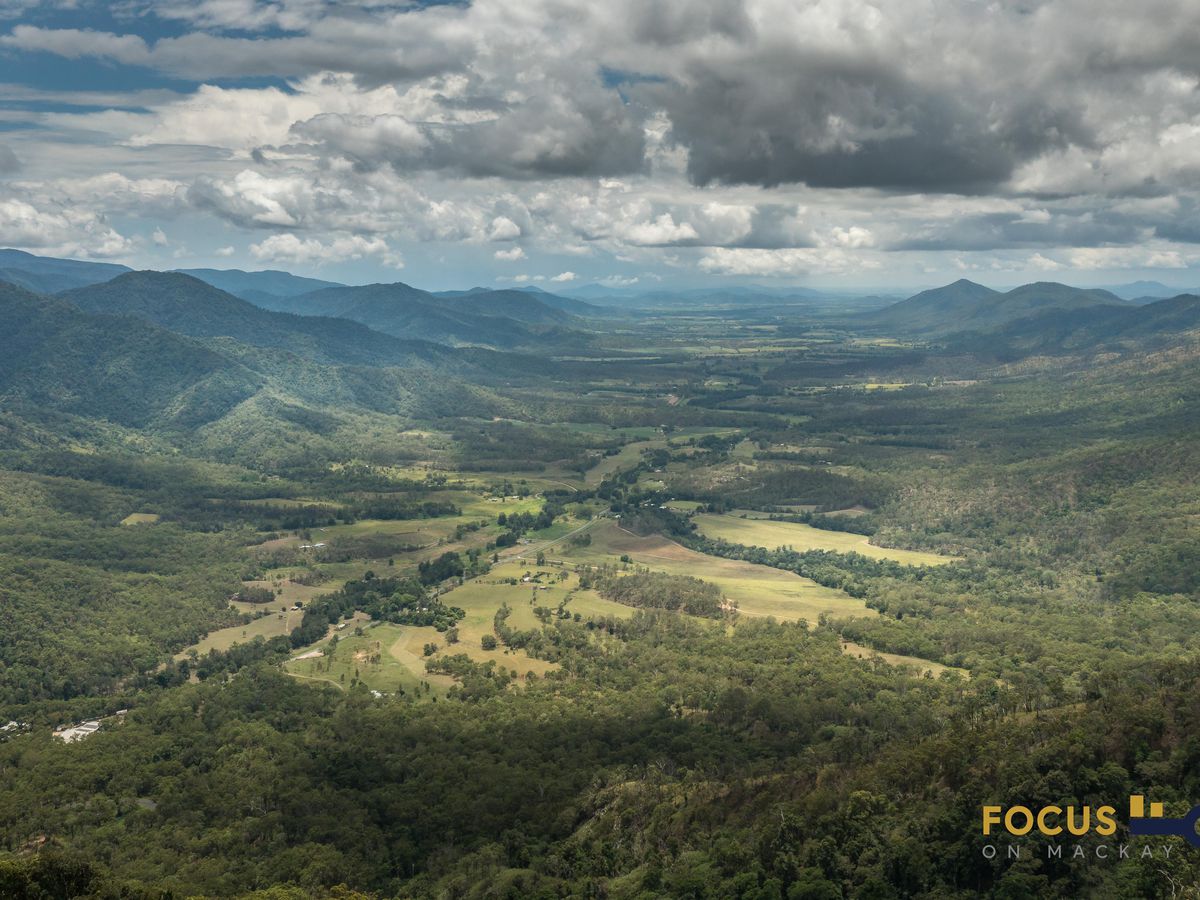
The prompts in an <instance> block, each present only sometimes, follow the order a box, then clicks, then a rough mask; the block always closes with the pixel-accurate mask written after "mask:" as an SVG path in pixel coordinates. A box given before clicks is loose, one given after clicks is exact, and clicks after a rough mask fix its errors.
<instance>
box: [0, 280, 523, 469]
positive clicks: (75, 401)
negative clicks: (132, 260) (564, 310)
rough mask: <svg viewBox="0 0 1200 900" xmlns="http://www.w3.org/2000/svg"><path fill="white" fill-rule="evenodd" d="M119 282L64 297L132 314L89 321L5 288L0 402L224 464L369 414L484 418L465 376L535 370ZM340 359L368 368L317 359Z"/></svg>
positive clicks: (0, 296)
mask: <svg viewBox="0 0 1200 900" xmlns="http://www.w3.org/2000/svg"><path fill="white" fill-rule="evenodd" d="M125 280H127V281H128V282H129V283H128V285H126V284H125V283H124V281H125ZM117 281H118V282H122V283H118V284H116V285H111V284H104V285H100V286H98V287H96V288H88V289H84V293H81V294H78V295H67V296H68V297H73V298H77V299H80V300H81V301H82V302H84V303H86V304H87V305H88V306H89V307H91V308H93V309H112V310H123V309H124V310H128V311H130V313H129V314H122V315H112V314H107V313H98V312H85V311H83V310H81V309H80V308H79V307H78V306H76V305H74V304H72V303H70V302H68V299H66V298H63V297H47V296H42V295H38V294H33V293H31V292H28V291H25V290H22V289H21V288H17V287H14V286H11V285H4V284H0V329H2V330H3V331H2V333H3V334H4V335H5V338H4V349H5V352H4V353H3V354H0V396H3V398H4V399H5V400H6V403H7V405H8V407H9V409H10V410H11V411H13V412H15V413H18V414H19V415H20V416H22V417H23V418H24V419H25V420H26V421H29V422H38V421H41V422H48V421H50V420H52V419H53V418H54V417H56V416H62V415H67V416H72V417H77V418H78V420H79V421H80V422H81V423H88V424H86V425H85V426H84V427H86V429H87V430H88V432H89V433H91V434H93V435H95V434H98V433H100V432H102V431H103V428H104V424H103V423H106V422H107V423H112V424H114V425H117V426H121V427H123V428H130V429H138V430H145V431H148V432H152V433H155V434H158V435H160V436H163V437H165V438H166V439H168V440H170V441H172V442H178V441H181V440H185V441H186V442H187V444H188V445H190V446H192V447H193V448H194V449H199V448H200V447H205V448H207V452H214V453H218V454H219V455H221V454H227V453H230V452H233V453H235V454H236V453H252V452H254V450H253V448H254V447H255V446H256V444H257V443H258V442H265V444H266V445H272V444H274V445H275V446H282V442H285V441H286V440H287V436H288V435H289V434H290V435H292V436H293V437H296V436H299V435H302V434H306V433H307V434H308V435H309V436H310V439H316V440H318V441H321V440H327V439H328V436H329V435H332V434H333V433H334V432H335V431H336V430H337V429H338V428H339V427H342V426H344V425H346V424H347V423H348V422H349V421H352V420H353V419H354V418H355V417H361V416H368V415H372V414H383V415H412V414H418V413H423V414H426V415H429V414H435V415H436V414H439V411H441V412H449V411H451V410H458V411H460V412H471V411H474V412H478V413H482V412H484V411H486V410H488V409H494V408H496V401H495V399H494V398H489V396H488V394H487V392H486V390H485V389H483V388H481V387H478V386H469V385H466V384H464V383H463V381H462V380H461V379H462V378H463V377H464V376H471V375H473V376H474V377H475V378H476V380H478V381H487V380H490V379H493V378H496V377H503V376H504V373H505V372H506V371H514V372H521V373H529V372H531V371H536V370H537V368H538V363H537V361H535V360H528V359H523V358H519V357H515V358H512V359H508V358H506V357H505V356H503V355H502V354H494V353H490V352H487V351H472V350H463V351H456V350H453V349H450V348H446V347H442V346H439V345H436V344H431V343H422V342H405V341H399V340H396V339H394V338H391V337H388V336H387V335H381V334H378V333H376V332H371V331H370V330H369V329H366V328H364V327H363V326H361V325H358V324H356V323H353V322H348V321H345V320H336V319H317V318H304V317H299V316H290V315H283V314H276V313H270V312H266V311H263V310H259V309H257V308H256V307H253V306H251V305H250V304H248V303H245V302H244V301H241V300H238V299H236V298H234V297H231V296H229V295H228V294H224V293H223V292H220V291H217V290H216V289H215V288H211V287H209V286H207V285H203V284H202V283H201V282H198V281H196V280H195V279H192V278H190V277H188V276H184V275H164V274H162V273H130V274H128V275H125V276H121V277H120V278H119V279H117ZM197 286H199V288H200V290H199V291H196V290H195V289H196V287H197ZM164 287H166V288H167V289H166V290H164ZM172 288H178V289H179V290H177V291H175V292H172V290H171V289H172ZM90 291H95V293H88V292H90ZM126 304H127V305H126ZM143 316H144V317H146V318H143ZM147 318H152V319H156V320H158V321H161V322H164V323H167V324H169V325H170V326H171V329H175V328H177V329H180V331H181V332H182V333H178V332H176V331H175V330H170V329H168V328H166V327H163V326H162V325H159V324H156V323H155V322H153V321H147ZM256 328H257V329H259V330H258V332H257V333H256V332H255V329H256ZM230 332H233V335H232V336H226V335H228V334H229V333H230ZM189 334H202V335H221V337H206V338H203V339H202V338H199V337H191V336H188V335H189ZM239 338H240V339H245V340H248V341H255V342H259V343H260V346H252V345H251V344H249V343H243V342H242V340H239ZM261 344H266V345H267V346H261ZM272 344H283V345H285V348H286V349H284V348H280V347H277V346H271V345H272ZM314 350H319V351H320V353H315V352H313V351H314ZM343 354H344V355H345V356H346V357H348V358H349V360H350V361H351V362H353V361H354V360H355V359H364V358H367V359H370V360H371V361H372V362H373V363H375V364H373V365H365V364H359V365H348V364H346V365H343V364H331V363H329V362H323V361H322V359H321V357H322V356H325V357H328V358H330V359H332V358H334V357H336V356H338V355H343ZM314 356H315V357H317V358H316V359H312V358H310V357H314ZM380 357H383V360H386V361H387V362H388V363H389V364H386V365H381V364H379V363H380V362H381V359H380ZM392 363H403V364H402V365H395V364H392ZM52 427H53V428H63V427H65V426H64V425H63V423H59V424H58V425H54V426H52ZM356 427H357V426H356ZM16 431H17V432H20V431H21V428H20V427H18V428H17V429H16ZM322 435H324V436H325V437H324V438H322ZM197 438H202V441H201V443H200V444H197V443H195V442H196V440H197Z"/></svg>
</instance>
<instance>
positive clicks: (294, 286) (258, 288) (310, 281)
mask: <svg viewBox="0 0 1200 900" xmlns="http://www.w3.org/2000/svg"><path fill="white" fill-rule="evenodd" d="M176 271H178V272H182V273H183V274H184V275H191V276H192V277H193V278H199V279H200V280H201V281H203V282H204V283H206V284H211V285H212V286H213V287H216V288H220V289H221V290H223V291H225V292H227V293H230V294H233V296H235V297H241V298H242V299H243V300H246V299H249V297H250V296H258V295H260V294H269V295H272V296H275V297H295V296H297V295H299V294H307V293H309V292H310V291H319V290H322V289H323V288H331V287H344V285H342V284H340V283H338V282H336V281H323V280H322V279H320V278H303V277H301V276H299V275H293V274H292V273H291V272H281V271H279V270H278V269H265V270H263V271H260V272H246V271H244V270H242V269H177V270H176Z"/></svg>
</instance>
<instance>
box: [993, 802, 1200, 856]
mask: <svg viewBox="0 0 1200 900" xmlns="http://www.w3.org/2000/svg"><path fill="white" fill-rule="evenodd" d="M1197 822H1200V806H1195V807H1193V808H1192V810H1191V812H1189V813H1188V814H1187V815H1186V816H1183V817H1182V818H1178V819H1174V818H1167V817H1165V816H1164V813H1163V805H1162V804H1161V803H1151V804H1149V810H1148V811H1147V805H1146V798H1145V797H1143V796H1142V795H1141V794H1134V795H1133V796H1131V797H1130V798H1129V831H1130V833H1131V834H1134V835H1149V836H1159V837H1167V836H1173V837H1182V838H1184V839H1185V840H1187V842H1188V843H1190V844H1191V845H1192V846H1193V847H1200V834H1197V833H1196V823H1197ZM1035 831H1036V833H1038V834H1041V835H1044V836H1046V837H1057V836H1059V835H1062V834H1069V835H1073V836H1075V837H1083V836H1084V835H1085V834H1089V833H1094V834H1097V835H1099V836H1101V837H1111V836H1112V835H1114V834H1116V831H1117V810H1116V807H1113V806H1107V805H1106V806H1097V807H1091V806H1081V807H1075V806H1067V807H1062V806H1043V807H1041V808H1040V809H1030V808H1029V807H1028V806H1010V807H1007V808H1005V807H1003V806H985V807H983V833H984V835H985V836H988V837H990V836H992V835H993V834H996V833H1005V834H1009V835H1013V836H1014V837H1022V836H1024V835H1027V834H1029V833H1030V832H1035Z"/></svg>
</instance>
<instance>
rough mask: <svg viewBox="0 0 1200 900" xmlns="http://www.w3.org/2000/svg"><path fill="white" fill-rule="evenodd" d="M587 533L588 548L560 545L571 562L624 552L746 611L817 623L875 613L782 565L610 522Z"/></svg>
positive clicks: (609, 558)
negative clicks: (714, 552)
mask: <svg viewBox="0 0 1200 900" xmlns="http://www.w3.org/2000/svg"><path fill="white" fill-rule="evenodd" d="M588 533H589V534H590V535H592V543H591V545H590V546H587V547H564V548H563V549H562V551H561V552H562V554H563V556H564V557H565V558H566V559H567V560H569V561H571V562H584V563H592V564H595V563H599V562H616V561H617V559H619V558H620V557H621V556H622V555H626V556H628V557H629V558H630V559H632V560H633V562H635V563H637V564H638V565H643V566H646V567H647V568H649V569H654V570H656V571H659V572H667V573H668V574H672V575H691V576H694V577H696V578H702V579H704V580H705V581H711V582H712V583H713V584H715V585H717V586H718V587H719V588H720V589H721V591H722V592H723V593H724V594H725V595H726V596H727V597H728V598H729V599H730V600H733V601H735V602H736V603H737V604H738V609H739V610H740V611H741V612H742V614H743V615H747V616H774V617H775V618H776V619H779V620H788V621H796V620H798V619H806V620H808V621H811V622H815V621H816V620H817V617H818V616H819V615H820V614H821V613H829V614H831V615H837V616H874V615H876V613H875V612H874V611H873V610H870V609H868V608H867V606H866V605H865V604H864V603H863V602H862V601H861V600H855V599H854V598H853V597H851V596H849V595H848V594H846V593H844V592H842V591H838V590H834V589H833V588H827V587H822V586H821V585H819V584H817V583H816V582H815V581H811V580H809V579H807V578H801V577H800V576H799V575H794V574H793V573H791V572H784V571H783V570H781V569H772V568H770V567H769V566H760V565H756V564H754V563H748V562H741V561H740V560H732V559H721V558H719V557H716V556H708V555H707V554H704V553H697V552H695V551H694V550H689V549H687V548H686V547H683V546H681V545H679V544H677V543H675V542H674V541H671V540H668V539H666V538H663V537H658V536H654V537H639V536H637V535H635V534H632V533H630V532H627V531H623V530H622V529H621V528H620V527H619V526H618V525H617V524H616V523H614V522H610V521H604V522H599V523H597V525H596V526H595V527H594V528H592V529H591V530H589V532H588Z"/></svg>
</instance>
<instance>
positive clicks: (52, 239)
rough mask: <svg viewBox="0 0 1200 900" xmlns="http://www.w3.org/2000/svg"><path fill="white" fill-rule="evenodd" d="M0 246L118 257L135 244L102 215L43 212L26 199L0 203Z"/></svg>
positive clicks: (74, 211) (61, 210)
mask: <svg viewBox="0 0 1200 900" xmlns="http://www.w3.org/2000/svg"><path fill="white" fill-rule="evenodd" d="M0 243H2V244H3V245H4V246H6V247H17V248H20V249H23V250H34V251H37V252H40V253H46V254H51V255H60V256H79V257H94V258H98V259H105V258H111V257H119V256H122V255H124V254H126V253H128V252H129V251H130V250H131V249H132V242H131V241H130V240H129V239H128V238H126V237H125V236H123V235H122V234H120V233H119V232H117V231H116V230H115V229H114V228H112V227H111V226H110V225H109V224H108V223H107V222H106V221H105V220H104V219H103V217H101V216H98V215H96V214H95V213H92V212H89V211H87V210H82V209H73V208H57V209H41V208H38V207H36V206H34V205H33V204H31V203H27V202H25V201H24V200H15V199H7V200H0Z"/></svg>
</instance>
